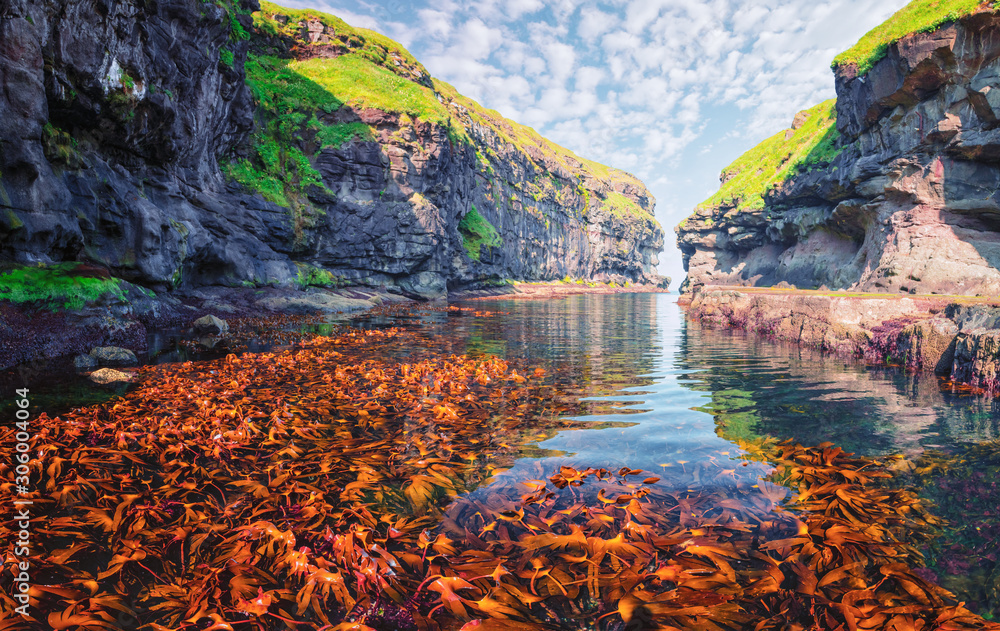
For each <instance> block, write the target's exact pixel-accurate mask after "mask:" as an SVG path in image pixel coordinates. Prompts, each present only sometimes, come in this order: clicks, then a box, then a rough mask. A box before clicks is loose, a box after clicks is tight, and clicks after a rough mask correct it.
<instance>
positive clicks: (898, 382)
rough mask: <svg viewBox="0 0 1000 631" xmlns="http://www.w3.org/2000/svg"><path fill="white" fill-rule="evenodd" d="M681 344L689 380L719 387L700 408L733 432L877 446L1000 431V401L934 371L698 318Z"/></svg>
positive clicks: (911, 448)
mask: <svg viewBox="0 0 1000 631" xmlns="http://www.w3.org/2000/svg"><path fill="white" fill-rule="evenodd" d="M680 347H681V348H680V353H678V356H677V368H678V369H680V370H683V371H685V372H686V373H687V375H686V376H687V378H688V379H690V380H691V381H692V383H690V384H689V386H688V387H690V388H691V389H693V390H696V391H702V392H711V393H712V403H711V404H710V405H707V406H705V407H704V408H701V409H702V410H703V411H705V412H709V413H711V414H713V415H715V416H716V421H717V422H718V423H719V425H720V427H719V430H720V432H722V433H723V434H724V435H727V436H731V437H733V438H738V437H748V436H750V435H754V434H770V435H773V436H778V437H790V438H794V439H795V440H798V441H800V442H802V443H803V444H806V445H815V444H819V443H821V442H824V441H832V442H834V443H836V444H837V445H840V446H842V447H843V448H844V449H846V450H848V451H854V452H857V453H864V454H878V453H886V452H904V453H915V452H919V451H922V450H924V449H925V448H928V447H937V446H941V447H947V446H949V445H952V444H954V443H959V442H973V441H984V440H990V439H994V438H997V437H998V436H1000V421H998V419H1000V403H998V402H997V401H996V400H995V399H991V398H983V397H975V396H970V395H956V394H951V393H949V392H946V391H943V390H942V388H941V384H940V382H939V380H938V379H937V378H935V377H933V376H928V375H921V374H907V373H906V372H904V371H903V370H899V369H893V368H872V367H866V366H865V365H863V364H861V363H859V362H855V361H852V360H850V359H846V358H843V357H835V356H831V355H826V354H823V353H822V352H820V351H817V350H815V349H811V348H805V347H800V346H797V345H792V344H781V343H774V342H769V341H767V340H764V339H762V338H760V337H757V336H752V335H746V334H743V333H740V332H736V331H728V330H714V329H710V328H706V327H704V326H702V325H700V324H699V323H696V322H691V321H688V322H686V325H685V328H684V331H683V334H682V335H681V340H680Z"/></svg>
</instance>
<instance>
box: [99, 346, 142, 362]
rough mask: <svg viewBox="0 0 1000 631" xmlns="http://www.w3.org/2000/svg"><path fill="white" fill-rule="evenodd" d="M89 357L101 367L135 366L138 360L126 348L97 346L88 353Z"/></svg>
mask: <svg viewBox="0 0 1000 631" xmlns="http://www.w3.org/2000/svg"><path fill="white" fill-rule="evenodd" d="M90 356H91V357H92V358H94V359H95V360H96V361H97V362H98V363H99V364H100V365H102V366H136V365H138V364H139V359H138V358H137V357H136V356H135V353H133V352H132V351H130V350H128V349H127V348H121V347H118V346H99V347H97V348H95V349H93V350H91V351H90Z"/></svg>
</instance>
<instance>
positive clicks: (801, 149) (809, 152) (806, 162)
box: [699, 99, 840, 210]
mask: <svg viewBox="0 0 1000 631" xmlns="http://www.w3.org/2000/svg"><path fill="white" fill-rule="evenodd" d="M835 104H836V99H830V100H829V101H824V102H822V103H820V104H819V105H817V106H815V107H813V108H811V109H808V110H806V112H805V113H806V114H807V116H808V118H807V119H806V120H805V122H804V123H803V124H802V126H801V127H799V128H798V129H796V130H793V133H792V134H791V137H789V138H786V136H787V135H788V134H787V131H781V132H778V133H777V134H775V135H773V136H771V137H770V138H768V139H767V140H765V141H764V142H762V143H760V144H759V145H757V146H756V147H754V148H753V149H751V150H750V151H747V152H746V153H744V154H743V155H742V156H740V157H739V158H738V159H737V160H736V161H735V162H733V163H732V164H730V165H729V166H728V167H726V168H725V170H723V172H722V176H723V179H724V180H725V183H724V184H723V185H722V187H721V188H720V189H719V191H718V192H717V193H716V194H715V195H713V196H712V197H710V198H708V199H707V200H705V201H704V202H702V203H701V204H700V205H699V208H705V207H708V206H721V205H731V206H734V207H736V208H737V209H738V210H754V209H759V208H763V207H764V194H765V193H766V192H767V191H768V190H769V189H771V188H772V187H774V186H776V185H777V184H780V183H781V182H784V181H785V180H787V179H788V178H790V177H792V176H793V175H796V174H798V173H800V172H802V171H804V170H807V169H809V168H810V167H815V166H820V165H824V164H828V163H829V162H830V161H832V160H833V159H834V158H835V157H836V156H837V154H838V153H839V151H840V149H839V147H838V146H837V139H838V138H839V134H838V132H837V111H836V109H835V108H834V105H835Z"/></svg>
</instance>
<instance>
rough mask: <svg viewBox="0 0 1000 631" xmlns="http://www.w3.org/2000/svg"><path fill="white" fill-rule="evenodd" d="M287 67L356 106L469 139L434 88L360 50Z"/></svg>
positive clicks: (451, 135)
mask: <svg viewBox="0 0 1000 631" xmlns="http://www.w3.org/2000/svg"><path fill="white" fill-rule="evenodd" d="M288 66H289V68H290V69H291V70H293V71H294V72H297V73H299V74H300V75H301V76H303V77H305V78H306V79H309V80H310V81H313V82H314V83H316V84H317V85H319V86H321V87H322V88H324V89H325V90H327V91H328V92H329V93H330V94H335V95H337V98H339V99H341V100H342V101H343V102H345V103H347V104H349V105H351V106H353V107H355V108H373V109H377V110H382V111H383V112H391V113H395V114H405V115H407V116H409V117H411V118H415V119H418V120H420V121H422V122H428V123H433V124H436V125H440V126H441V127H444V128H446V129H447V130H448V135H449V137H451V139H452V141H453V142H466V143H467V142H469V136H468V134H467V133H466V131H465V128H464V127H462V126H461V125H459V124H456V123H455V122H453V121H452V118H451V112H449V111H448V108H447V107H445V105H444V104H443V103H441V102H440V101H439V100H438V98H437V94H435V92H434V90H431V89H430V88H427V87H424V86H422V85H420V84H419V83H415V82H413V81H410V80H409V79H407V78H405V77H403V76H400V75H398V74H396V73H394V72H392V71H390V70H388V69H386V68H384V67H382V66H380V65H377V64H375V63H373V62H372V61H371V60H370V59H368V58H367V57H364V56H361V55H359V54H354V53H352V54H349V55H341V56H340V57H337V58H336V59H319V58H316V59H306V60H304V61H293V62H290V63H289V64H288Z"/></svg>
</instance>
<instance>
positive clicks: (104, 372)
mask: <svg viewBox="0 0 1000 631" xmlns="http://www.w3.org/2000/svg"><path fill="white" fill-rule="evenodd" d="M89 379H90V380H91V381H93V382H94V383H98V384H101V385H102V386H107V385H113V384H119V383H130V382H131V381H132V379H133V377H132V375H131V374H129V373H127V372H122V371H120V370H114V369H112V368H101V369H100V370H95V371H94V372H92V373H90V377H89Z"/></svg>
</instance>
